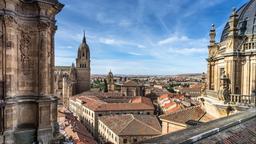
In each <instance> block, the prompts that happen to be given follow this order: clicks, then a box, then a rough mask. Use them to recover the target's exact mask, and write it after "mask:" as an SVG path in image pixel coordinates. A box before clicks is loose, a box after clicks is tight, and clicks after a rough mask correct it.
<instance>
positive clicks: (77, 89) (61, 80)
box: [54, 35, 91, 106]
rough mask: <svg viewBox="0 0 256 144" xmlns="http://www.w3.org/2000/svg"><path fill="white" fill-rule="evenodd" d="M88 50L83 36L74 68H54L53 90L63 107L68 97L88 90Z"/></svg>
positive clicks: (66, 103)
mask: <svg viewBox="0 0 256 144" xmlns="http://www.w3.org/2000/svg"><path fill="white" fill-rule="evenodd" d="M90 71H91V68H90V49H89V46H88V45H87V43H86V38H85V35H84V37H83V40H82V43H81V45H80V46H79V48H78V52H77V58H76V66H75V65H74V64H72V66H71V67H65V66H59V67H56V68H55V81H54V82H55V84H54V85H55V88H54V93H55V95H57V96H58V97H59V98H60V99H61V102H62V103H63V104H64V106H68V99H69V97H70V96H73V95H76V94H79V93H82V92H85V91H89V90H90V87H91V85H90V77H91V74H90Z"/></svg>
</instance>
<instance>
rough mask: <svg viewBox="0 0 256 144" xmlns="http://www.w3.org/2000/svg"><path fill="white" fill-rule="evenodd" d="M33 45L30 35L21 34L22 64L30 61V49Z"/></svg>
mask: <svg viewBox="0 0 256 144" xmlns="http://www.w3.org/2000/svg"><path fill="white" fill-rule="evenodd" d="M30 45H31V37H30V36H29V34H28V33H25V32H21V40H20V53H21V62H22V63H24V62H25V60H29V59H30V58H29V55H28V54H29V47H30Z"/></svg>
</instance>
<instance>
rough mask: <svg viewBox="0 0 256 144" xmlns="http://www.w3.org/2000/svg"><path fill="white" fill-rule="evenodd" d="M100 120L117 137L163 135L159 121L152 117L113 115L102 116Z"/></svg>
mask: <svg viewBox="0 0 256 144" xmlns="http://www.w3.org/2000/svg"><path fill="white" fill-rule="evenodd" d="M99 120H100V121H101V122H103V123H104V124H105V125H106V126H107V127H108V128H109V129H111V130H112V131H114V132H115V133H116V134H117V135H123V136H125V135H129V136H136V135H140V136H142V135H145V136H156V135H160V134H161V126H160V124H159V121H158V119H157V118H156V116H152V115H132V114H127V115H112V116H102V117H100V118H99Z"/></svg>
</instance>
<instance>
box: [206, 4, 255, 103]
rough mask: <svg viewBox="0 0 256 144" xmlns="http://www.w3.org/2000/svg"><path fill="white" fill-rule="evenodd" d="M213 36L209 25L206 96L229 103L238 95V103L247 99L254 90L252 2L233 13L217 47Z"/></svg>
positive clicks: (213, 31)
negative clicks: (244, 98)
mask: <svg viewBox="0 0 256 144" xmlns="http://www.w3.org/2000/svg"><path fill="white" fill-rule="evenodd" d="M215 36H216V32H215V27H214V25H213V26H212V28H211V30H210V44H209V46H208V50H209V57H208V59H207V61H208V77H207V81H208V85H207V87H208V95H211V96H213V97H217V98H219V99H220V100H227V98H228V99H229V100H232V101H234V99H232V98H233V97H232V95H233V96H234V95H238V96H239V95H240V96H241V98H239V102H240V100H241V99H242V96H243V97H247V99H250V96H251V95H253V93H254V92H255V90H256V0H250V1H249V2H247V3H246V4H245V5H243V6H242V7H241V8H239V9H238V10H236V9H233V11H232V13H231V15H230V17H229V20H228V22H227V24H226V26H225V28H224V30H223V32H222V36H221V40H220V42H219V43H216V42H215ZM228 93H229V94H230V96H229V95H228ZM229 100H228V101H229ZM235 101H237V99H236V100H235ZM251 101H254V100H250V101H249V102H251Z"/></svg>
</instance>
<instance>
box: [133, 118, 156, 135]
mask: <svg viewBox="0 0 256 144" xmlns="http://www.w3.org/2000/svg"><path fill="white" fill-rule="evenodd" d="M135 121H138V122H139V123H142V124H143V125H146V126H148V127H150V128H151V129H153V130H154V131H157V132H159V131H158V130H157V129H155V128H154V127H152V126H151V125H149V124H147V123H144V122H142V121H140V120H138V119H135ZM158 125H159V123H158Z"/></svg>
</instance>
